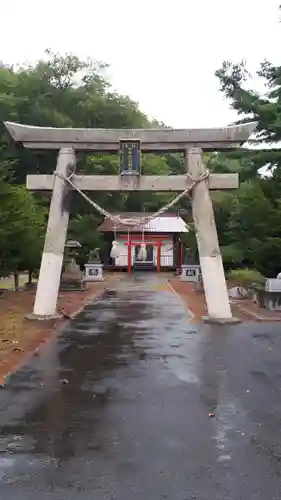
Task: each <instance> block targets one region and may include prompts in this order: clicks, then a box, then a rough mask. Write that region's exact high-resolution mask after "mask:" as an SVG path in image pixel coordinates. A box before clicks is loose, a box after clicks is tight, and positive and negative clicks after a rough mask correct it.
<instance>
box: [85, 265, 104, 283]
mask: <svg viewBox="0 0 281 500" xmlns="http://www.w3.org/2000/svg"><path fill="white" fill-rule="evenodd" d="M103 279H104V278H103V265H102V264H85V281H103Z"/></svg>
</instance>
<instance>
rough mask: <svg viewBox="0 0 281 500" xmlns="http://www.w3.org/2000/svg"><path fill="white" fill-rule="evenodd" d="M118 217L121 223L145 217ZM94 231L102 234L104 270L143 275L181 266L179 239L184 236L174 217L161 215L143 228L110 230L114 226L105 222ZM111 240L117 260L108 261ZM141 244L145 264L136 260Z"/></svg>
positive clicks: (180, 221)
mask: <svg viewBox="0 0 281 500" xmlns="http://www.w3.org/2000/svg"><path fill="white" fill-rule="evenodd" d="M114 215H118V216H119V217H120V218H121V220H122V218H123V219H126V218H127V219H128V218H130V219H133V218H136V220H139V219H140V218H142V217H147V216H148V215H150V214H149V213H147V212H146V213H145V214H144V213H140V212H138V213H136V212H133V213H131V212H130V213H128V212H126V213H125V212H123V213H119V214H114ZM98 230H99V231H100V232H101V233H103V234H104V238H105V240H106V242H107V247H108V251H107V255H106V256H105V259H104V264H105V267H106V268H108V269H116V270H126V271H128V273H130V272H131V271H132V270H146V271H157V272H160V271H164V270H175V269H177V268H179V269H180V268H181V264H182V242H181V235H182V234H183V233H187V232H188V227H187V225H186V223H185V222H184V220H183V219H182V218H181V217H179V216H178V215H176V214H174V213H169V212H167V213H165V214H163V215H161V216H159V217H156V218H154V219H152V220H149V221H148V222H147V223H146V224H145V225H144V226H143V228H141V229H140V228H139V227H136V228H134V227H133V226H130V227H128V226H126V224H125V223H124V224H120V225H119V226H118V227H114V222H112V221H111V220H110V219H105V220H104V222H103V223H102V224H101V226H100V227H99V228H98ZM113 240H115V241H116V242H117V243H118V249H119V256H118V257H116V258H115V259H112V258H111V257H110V249H111V245H112V242H113ZM141 243H145V245H146V254H147V256H146V260H145V261H144V260H138V253H139V250H140V245H141Z"/></svg>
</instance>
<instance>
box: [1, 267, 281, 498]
mask: <svg viewBox="0 0 281 500" xmlns="http://www.w3.org/2000/svg"><path fill="white" fill-rule="evenodd" d="M280 353H281V336H280V325H278V324H276V325H273V324H270V325H266V324H261V325H259V324H250V323H249V324H246V325H244V326H243V325H238V326H235V327H234V326H228V327H213V326H212V327H211V326H208V325H203V326H199V325H194V324H192V322H190V318H189V316H188V312H187V310H186V308H185V306H184V305H183V304H182V302H181V301H180V299H179V298H178V297H177V296H175V295H173V293H172V292H171V290H170V289H169V288H168V287H167V286H166V284H165V280H164V278H163V277H161V276H160V277H159V276H155V275H136V276H135V277H133V278H132V280H129V279H125V280H123V281H121V282H119V283H117V284H116V285H114V288H113V289H112V290H109V291H108V292H107V293H106V294H105V295H104V296H103V297H102V298H101V299H99V300H98V301H96V302H94V303H93V304H92V305H90V306H87V307H86V309H85V311H84V312H83V313H81V314H79V316H78V317H77V318H76V319H75V320H73V321H71V323H70V324H69V326H68V327H67V328H66V329H65V330H64V331H63V332H62V333H61V334H60V335H59V337H58V338H57V339H56V340H52V341H50V342H49V343H48V344H47V345H46V346H45V347H44V348H43V349H42V350H41V351H40V352H39V354H38V355H36V356H34V357H33V358H32V359H31V360H30V362H29V364H28V365H26V366H25V367H23V368H22V369H21V370H20V371H19V372H18V373H16V374H14V375H13V376H12V377H10V379H9V381H8V382H7V385H6V386H5V387H4V388H2V389H1V392H0V478H1V482H0V498H5V500H35V499H36V500H38V499H39V498H40V500H45V499H46V500H47V499H48V500H50V499H57V500H70V499H71V500H72V499H73V500H74V499H75V500H76V499H77V500H79V499H81V500H88V499H90V498H94V499H95V500H105V499H110V500H111V499H112V500H113V499H114V500H160V499H161V500H162V499H168V500H190V499H196V500H210V499H216V500H222V499H227V500H229V499H231V500H238V499H239V500H252V499H266V498H270V499H271V500H277V499H278V500H279V499H280V498H281V496H280V491H281V476H280V460H281V425H280V423H281V398H280V394H281V363H280Z"/></svg>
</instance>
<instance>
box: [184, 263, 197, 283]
mask: <svg viewBox="0 0 281 500" xmlns="http://www.w3.org/2000/svg"><path fill="white" fill-rule="evenodd" d="M199 275H200V266H199V265H188V264H183V265H182V273H181V281H193V282H195V283H198V282H199Z"/></svg>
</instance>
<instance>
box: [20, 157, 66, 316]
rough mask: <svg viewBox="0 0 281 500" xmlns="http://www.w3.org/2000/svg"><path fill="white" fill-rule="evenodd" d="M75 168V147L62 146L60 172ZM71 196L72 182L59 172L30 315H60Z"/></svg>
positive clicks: (58, 165) (59, 160)
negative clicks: (70, 187)
mask: <svg viewBox="0 0 281 500" xmlns="http://www.w3.org/2000/svg"><path fill="white" fill-rule="evenodd" d="M74 170H75V153H74V150H73V149H72V148H62V149H61V150H60V151H59V155H58V161H57V168H56V172H57V173H58V174H62V176H64V177H68V176H69V175H70V174H71V173H74ZM70 196H71V190H69V185H68V183H67V182H66V181H65V180H63V179H62V178H60V177H59V176H55V177H54V185H53V193H52V200H51V205H50V212H49V220H48V226H47V231H46V237H45V245H44V250H43V254H42V260H41V267H40V273H39V279H38V285H37V292H36V297H35V302H34V309H33V314H31V315H29V319H32V317H34V318H36V319H40V318H42V319H55V318H58V317H60V314H59V313H58V312H57V300H58V293H59V287H60V277H61V271H62V264H63V254H64V248H65V242H66V236H67V227H68V220H69V208H70Z"/></svg>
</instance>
